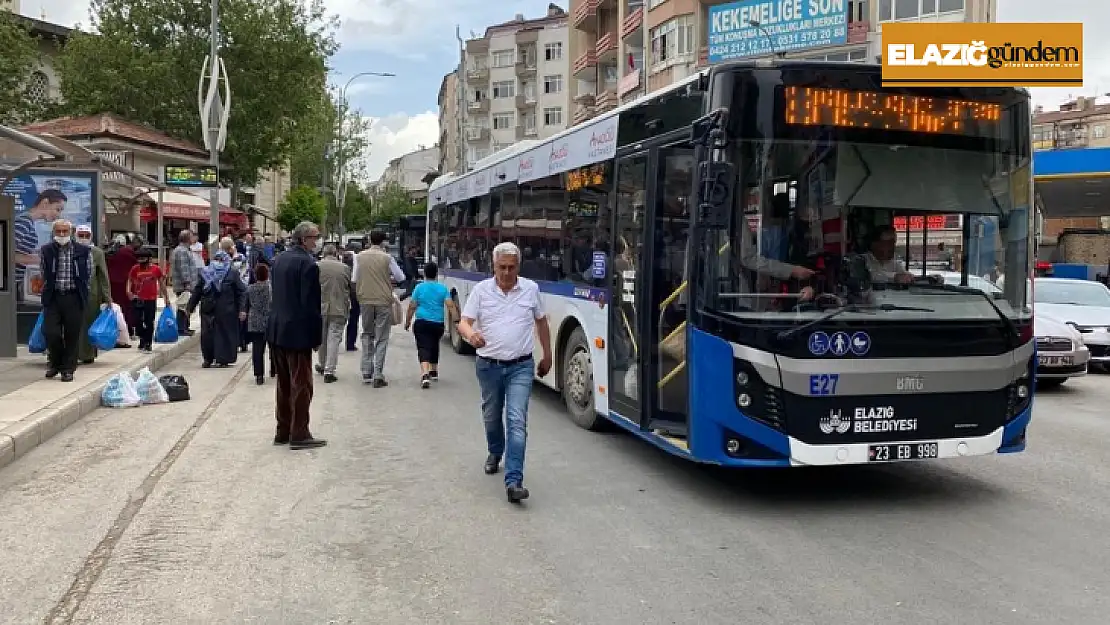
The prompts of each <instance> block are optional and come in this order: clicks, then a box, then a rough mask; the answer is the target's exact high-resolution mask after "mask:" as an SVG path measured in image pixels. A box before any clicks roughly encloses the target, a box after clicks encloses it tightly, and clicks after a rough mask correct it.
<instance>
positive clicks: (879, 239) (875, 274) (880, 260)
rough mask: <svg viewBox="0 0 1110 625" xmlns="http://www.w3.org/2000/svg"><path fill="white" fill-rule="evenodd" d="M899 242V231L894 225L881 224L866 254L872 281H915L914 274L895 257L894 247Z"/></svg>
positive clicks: (906, 282) (905, 282)
mask: <svg viewBox="0 0 1110 625" xmlns="http://www.w3.org/2000/svg"><path fill="white" fill-rule="evenodd" d="M897 244H898V233H897V232H895V230H894V228H893V227H892V226H880V227H879V228H878V230H876V231H875V235H874V237H873V238H872V239H871V246H870V251H868V252H867V253H866V254H864V258H865V259H866V260H867V270H868V271H870V272H871V281H872V282H877V283H890V282H897V283H900V284H908V283H910V282H913V274H911V273H910V272H908V271H906V270H905V268H904V267H903V266H902V264H901V263H899V262H898V260H897V259H895V258H894V248H895V247H896V246H897Z"/></svg>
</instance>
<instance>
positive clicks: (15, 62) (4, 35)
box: [0, 11, 43, 125]
mask: <svg viewBox="0 0 1110 625" xmlns="http://www.w3.org/2000/svg"><path fill="white" fill-rule="evenodd" d="M38 60H39V50H38V40H37V39H36V38H35V37H34V36H33V35H31V33H30V31H28V30H27V28H26V27H25V26H24V25H23V24H22V23H21V22H19V21H18V18H17V17H15V16H14V15H12V14H11V13H8V12H6V11H0V123H4V124H14V125H21V124H24V123H27V122H30V121H33V120H35V119H38V118H39V115H40V114H41V113H42V111H43V103H40V102H34V101H32V100H30V99H29V98H28V97H27V91H26V85H27V79H28V78H29V77H30V76H31V72H32V71H33V70H34V68H35V63H36V62H37V61H38Z"/></svg>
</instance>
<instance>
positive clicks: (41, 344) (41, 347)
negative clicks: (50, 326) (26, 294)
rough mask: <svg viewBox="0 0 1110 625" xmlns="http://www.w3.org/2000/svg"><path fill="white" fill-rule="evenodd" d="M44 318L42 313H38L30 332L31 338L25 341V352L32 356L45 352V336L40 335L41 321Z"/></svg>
mask: <svg viewBox="0 0 1110 625" xmlns="http://www.w3.org/2000/svg"><path fill="white" fill-rule="evenodd" d="M45 316H46V314H45V313H44V312H41V311H40V312H39V318H38V321H36V322H35V328H34V329H33V330H31V338H29V339H27V351H29V352H31V353H32V354H41V353H43V352H45V351H46V335H45V334H43V333H42V320H43V318H44V317H45Z"/></svg>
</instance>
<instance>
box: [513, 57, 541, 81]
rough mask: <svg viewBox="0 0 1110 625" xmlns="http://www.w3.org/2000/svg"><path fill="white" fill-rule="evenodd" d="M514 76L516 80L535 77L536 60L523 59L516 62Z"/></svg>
mask: <svg viewBox="0 0 1110 625" xmlns="http://www.w3.org/2000/svg"><path fill="white" fill-rule="evenodd" d="M516 75H517V77H518V78H529V77H531V76H535V75H536V59H535V58H531V59H525V60H523V61H517V62H516Z"/></svg>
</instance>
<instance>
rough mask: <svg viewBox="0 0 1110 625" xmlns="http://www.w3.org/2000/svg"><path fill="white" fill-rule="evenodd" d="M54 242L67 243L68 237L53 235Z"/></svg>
mask: <svg viewBox="0 0 1110 625" xmlns="http://www.w3.org/2000/svg"><path fill="white" fill-rule="evenodd" d="M54 242H55V243H57V244H58V245H69V237H59V236H55V237H54Z"/></svg>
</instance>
